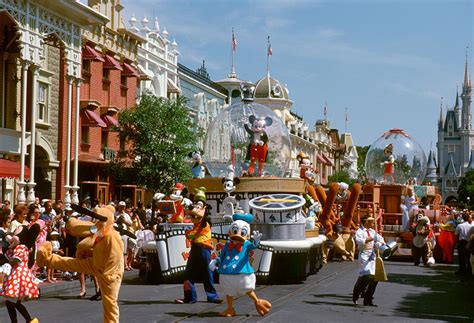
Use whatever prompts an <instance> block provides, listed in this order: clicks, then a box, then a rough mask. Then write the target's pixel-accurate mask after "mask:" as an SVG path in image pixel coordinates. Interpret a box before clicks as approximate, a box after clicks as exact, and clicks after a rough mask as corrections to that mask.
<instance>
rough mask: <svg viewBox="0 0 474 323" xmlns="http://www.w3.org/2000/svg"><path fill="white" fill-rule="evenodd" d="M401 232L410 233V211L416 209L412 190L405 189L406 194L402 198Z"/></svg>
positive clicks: (416, 205)
mask: <svg viewBox="0 0 474 323" xmlns="http://www.w3.org/2000/svg"><path fill="white" fill-rule="evenodd" d="M400 208H401V209H402V211H403V213H402V231H403V232H405V231H410V211H411V210H415V209H418V202H417V201H416V195H415V192H414V191H413V188H412V187H410V186H408V187H407V194H406V195H404V196H402V204H401V205H400Z"/></svg>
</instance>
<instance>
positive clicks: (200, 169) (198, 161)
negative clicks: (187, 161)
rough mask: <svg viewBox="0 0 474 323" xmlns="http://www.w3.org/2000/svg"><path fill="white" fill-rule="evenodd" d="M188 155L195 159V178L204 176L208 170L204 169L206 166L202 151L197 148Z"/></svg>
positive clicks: (192, 170) (193, 167)
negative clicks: (203, 162)
mask: <svg viewBox="0 0 474 323" xmlns="http://www.w3.org/2000/svg"><path fill="white" fill-rule="evenodd" d="M188 156H189V158H192V160H193V166H192V168H191V173H192V174H193V178H204V176H205V174H206V171H205V169H204V166H203V165H202V152H201V151H199V150H195V151H193V152H190V153H189V155H188Z"/></svg>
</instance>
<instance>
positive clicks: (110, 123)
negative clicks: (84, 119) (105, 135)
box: [102, 114, 119, 128]
mask: <svg viewBox="0 0 474 323" xmlns="http://www.w3.org/2000/svg"><path fill="white" fill-rule="evenodd" d="M102 120H104V122H105V124H106V125H107V128H113V127H118V126H119V122H118V121H117V120H116V119H115V118H114V117H112V116H111V115H108V114H104V115H102Z"/></svg>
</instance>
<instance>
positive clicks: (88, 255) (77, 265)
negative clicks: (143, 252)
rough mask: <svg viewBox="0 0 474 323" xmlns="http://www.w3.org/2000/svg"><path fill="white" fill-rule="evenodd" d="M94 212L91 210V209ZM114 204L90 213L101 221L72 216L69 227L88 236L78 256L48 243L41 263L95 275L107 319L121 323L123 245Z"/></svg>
mask: <svg viewBox="0 0 474 323" xmlns="http://www.w3.org/2000/svg"><path fill="white" fill-rule="evenodd" d="M89 212H90V211H89ZM114 212H115V210H114V207H112V206H110V205H108V206H106V207H102V208H95V209H94V212H90V213H86V214H87V215H91V216H93V217H95V218H96V219H98V221H97V222H95V223H94V222H90V221H82V220H78V219H75V218H71V219H69V221H68V222H67V225H66V228H67V230H68V232H69V233H71V234H72V235H73V236H76V237H84V239H83V240H82V241H81V242H80V243H79V244H78V245H77V253H76V256H77V258H69V257H61V256H58V255H56V254H53V252H52V246H51V243H50V242H46V243H45V244H44V245H43V246H42V247H41V248H40V249H39V250H38V254H37V263H38V265H40V266H47V267H48V268H54V269H60V270H66V271H69V272H80V273H84V274H89V275H94V276H95V277H96V278H97V280H98V282H99V287H100V290H101V293H102V305H103V310H104V322H107V323H108V322H119V306H118V303H117V299H118V294H119V290H120V285H121V283H122V275H123V269H124V264H123V244H122V240H121V238H120V234H119V233H118V232H117V231H116V230H114Z"/></svg>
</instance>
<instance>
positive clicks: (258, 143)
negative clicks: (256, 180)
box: [244, 114, 273, 176]
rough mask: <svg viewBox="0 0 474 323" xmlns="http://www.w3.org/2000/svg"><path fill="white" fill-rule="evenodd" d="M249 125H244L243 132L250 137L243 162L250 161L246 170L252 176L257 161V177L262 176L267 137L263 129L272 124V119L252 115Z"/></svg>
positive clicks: (265, 157)
mask: <svg viewBox="0 0 474 323" xmlns="http://www.w3.org/2000/svg"><path fill="white" fill-rule="evenodd" d="M249 123H250V127H249V125H248V124H245V125H244V128H245V130H246V131H247V133H248V134H249V135H250V144H249V146H248V149H247V155H246V157H245V160H249V161H250V165H249V168H248V174H249V175H250V176H252V175H253V172H254V170H255V163H256V162H257V161H258V176H262V173H263V166H264V164H265V162H266V161H267V153H268V147H267V142H268V135H267V133H266V132H265V128H266V127H268V126H270V125H271V124H272V123H273V119H272V118H270V117H266V118H257V117H256V116H254V115H253V114H252V115H251V116H250V117H249Z"/></svg>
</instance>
